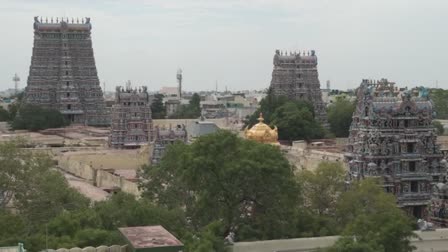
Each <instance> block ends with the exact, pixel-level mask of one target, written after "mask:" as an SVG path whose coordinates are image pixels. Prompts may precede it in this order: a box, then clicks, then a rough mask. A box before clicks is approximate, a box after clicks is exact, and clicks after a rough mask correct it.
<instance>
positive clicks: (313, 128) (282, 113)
mask: <svg viewBox="0 0 448 252" xmlns="http://www.w3.org/2000/svg"><path fill="white" fill-rule="evenodd" d="M260 113H262V114H263V118H264V122H265V123H266V124H270V125H271V126H274V125H275V126H277V127H278V130H279V139H280V140H289V141H292V140H299V139H306V140H309V139H313V138H322V137H323V136H324V135H325V131H324V129H323V128H322V126H321V125H320V124H319V123H318V122H317V121H316V120H315V119H314V109H313V106H312V105H311V104H310V103H308V102H305V101H294V100H289V99H288V98H287V97H285V96H276V95H274V94H273V93H272V90H271V89H269V90H268V94H267V96H266V97H265V98H263V99H262V100H261V101H260V108H259V109H257V110H256V111H255V113H254V114H252V115H251V116H249V117H247V118H246V120H245V127H247V126H249V127H251V126H253V125H254V124H256V123H257V122H258V118H259V116H260Z"/></svg>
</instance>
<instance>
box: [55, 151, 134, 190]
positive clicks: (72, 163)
mask: <svg viewBox="0 0 448 252" xmlns="http://www.w3.org/2000/svg"><path fill="white" fill-rule="evenodd" d="M58 165H59V168H61V169H62V170H64V171H66V172H68V173H70V174H73V175H75V176H77V177H80V178H82V179H85V180H87V181H88V182H89V183H92V184H93V185H94V186H96V187H99V188H108V189H114V188H120V189H121V191H123V192H126V193H129V194H133V195H135V196H140V191H139V190H138V185H137V183H135V182H132V181H129V180H126V179H125V178H124V177H121V176H117V175H115V174H112V173H110V172H108V171H105V170H100V169H95V168H93V167H92V166H90V165H89V164H85V163H82V162H80V161H77V160H72V159H71V158H70V157H59V159H58Z"/></svg>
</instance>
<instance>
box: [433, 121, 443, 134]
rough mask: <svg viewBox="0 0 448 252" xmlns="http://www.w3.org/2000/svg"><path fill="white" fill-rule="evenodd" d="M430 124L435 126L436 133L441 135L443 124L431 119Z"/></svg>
mask: <svg viewBox="0 0 448 252" xmlns="http://www.w3.org/2000/svg"><path fill="white" fill-rule="evenodd" d="M432 126H434V128H436V132H437V135H439V136H441V135H443V133H444V132H445V128H443V124H442V123H441V122H439V121H432Z"/></svg>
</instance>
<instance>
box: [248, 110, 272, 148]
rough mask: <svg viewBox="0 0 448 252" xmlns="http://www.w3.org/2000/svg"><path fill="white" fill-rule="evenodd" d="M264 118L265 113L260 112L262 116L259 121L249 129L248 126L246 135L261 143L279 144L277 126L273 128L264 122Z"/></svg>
mask: <svg viewBox="0 0 448 252" xmlns="http://www.w3.org/2000/svg"><path fill="white" fill-rule="evenodd" d="M263 121H264V118H263V114H262V113H260V117H259V118H258V123H257V124H255V125H254V126H253V127H252V128H250V129H248V128H249V127H246V129H245V130H244V135H245V136H246V138H247V139H250V140H254V141H257V142H259V143H267V144H274V145H278V144H279V143H278V131H277V127H274V129H271V127H269V126H268V125H267V124H265V123H263Z"/></svg>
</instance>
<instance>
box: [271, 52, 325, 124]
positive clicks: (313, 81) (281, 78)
mask: <svg viewBox="0 0 448 252" xmlns="http://www.w3.org/2000/svg"><path fill="white" fill-rule="evenodd" d="M270 88H271V90H272V92H273V94H274V95H278V96H280V95H281V96H286V97H288V98H290V99H293V100H302V101H307V102H310V103H311V104H312V105H313V107H314V113H315V117H316V119H317V120H318V121H319V122H320V123H322V124H323V125H324V126H326V127H327V126H328V123H327V115H326V105H325V103H324V102H323V101H322V93H321V90H320V82H319V75H318V72H317V56H316V53H315V52H314V50H313V51H311V52H307V53H306V52H303V53H300V52H299V53H295V52H294V53H292V52H290V53H289V54H288V53H287V52H285V53H282V52H280V51H279V50H277V51H276V52H275V55H274V70H273V71H272V80H271V86H270Z"/></svg>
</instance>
